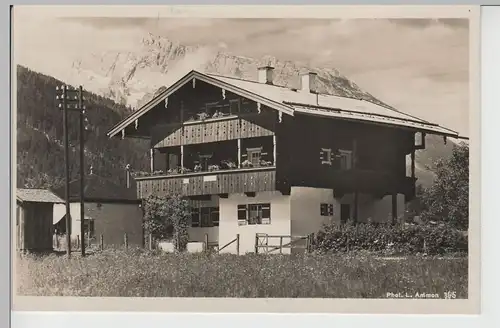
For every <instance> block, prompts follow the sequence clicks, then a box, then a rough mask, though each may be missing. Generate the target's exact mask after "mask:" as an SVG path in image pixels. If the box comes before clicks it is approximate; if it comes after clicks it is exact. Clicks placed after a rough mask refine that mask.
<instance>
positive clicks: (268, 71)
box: [257, 66, 274, 84]
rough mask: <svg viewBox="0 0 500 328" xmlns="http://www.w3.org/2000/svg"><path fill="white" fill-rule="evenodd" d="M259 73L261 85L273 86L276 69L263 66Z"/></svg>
mask: <svg viewBox="0 0 500 328" xmlns="http://www.w3.org/2000/svg"><path fill="white" fill-rule="evenodd" d="M257 70H258V71H259V83H265V84H273V70H274V67H271V66H263V67H259V68H258V69H257Z"/></svg>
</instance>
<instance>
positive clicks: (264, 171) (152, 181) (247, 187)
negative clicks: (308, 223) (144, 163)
mask: <svg viewBox="0 0 500 328" xmlns="http://www.w3.org/2000/svg"><path fill="white" fill-rule="evenodd" d="M137 182H138V185H139V188H138V193H139V196H140V197H141V198H146V197H148V196H149V195H151V194H155V195H158V196H167V195H169V194H170V195H171V194H182V195H185V196H202V195H220V194H231V193H244V192H246V193H251V192H261V191H273V190H276V169H275V168H274V167H266V168H253V169H240V170H228V171H219V172H210V173H206V172H203V173H189V174H179V175H172V176H156V177H149V178H139V179H137Z"/></svg>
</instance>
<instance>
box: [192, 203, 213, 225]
mask: <svg viewBox="0 0 500 328" xmlns="http://www.w3.org/2000/svg"><path fill="white" fill-rule="evenodd" d="M218 226H219V208H218V207H194V208H192V209H191V227H193V228H210V227H218Z"/></svg>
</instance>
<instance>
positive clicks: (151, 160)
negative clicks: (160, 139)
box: [149, 148, 155, 173]
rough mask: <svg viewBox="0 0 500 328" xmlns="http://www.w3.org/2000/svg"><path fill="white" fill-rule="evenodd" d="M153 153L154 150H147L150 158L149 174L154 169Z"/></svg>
mask: <svg viewBox="0 0 500 328" xmlns="http://www.w3.org/2000/svg"><path fill="white" fill-rule="evenodd" d="M154 156H155V153H154V149H153V148H151V149H150V150H149V157H150V162H149V167H150V170H151V173H153V172H154V170H155V168H154V163H155V158H154Z"/></svg>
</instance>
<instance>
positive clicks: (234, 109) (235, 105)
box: [229, 99, 240, 114]
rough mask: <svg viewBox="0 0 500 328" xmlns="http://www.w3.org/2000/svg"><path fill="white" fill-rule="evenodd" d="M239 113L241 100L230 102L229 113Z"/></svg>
mask: <svg viewBox="0 0 500 328" xmlns="http://www.w3.org/2000/svg"><path fill="white" fill-rule="evenodd" d="M239 112H240V100H239V99H231V100H229V113H230V114H237V113H239Z"/></svg>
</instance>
